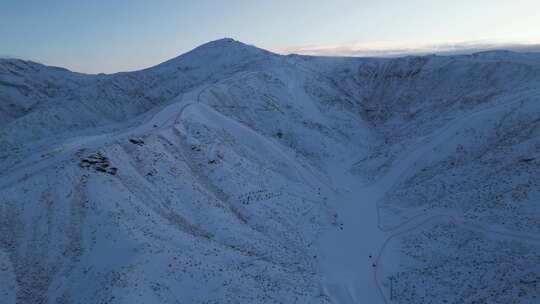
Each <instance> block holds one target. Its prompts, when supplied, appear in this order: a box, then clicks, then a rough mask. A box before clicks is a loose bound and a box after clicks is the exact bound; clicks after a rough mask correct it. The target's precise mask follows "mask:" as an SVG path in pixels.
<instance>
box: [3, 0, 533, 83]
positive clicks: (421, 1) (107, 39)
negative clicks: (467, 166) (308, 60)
mask: <svg viewBox="0 0 540 304" xmlns="http://www.w3.org/2000/svg"><path fill="white" fill-rule="evenodd" d="M539 29H540V1H538V0H468V1H466V0H453V1H450V0H448V1H447V0H377V1H376V0H251V1H249V0H228V1H209V0H193V1H182V0H177V1H172V0H153V1H150V0H33V1H32V0H1V2H0V55H1V56H11V57H17V58H23V59H31V60H35V61H40V62H43V63H46V64H50V65H57V66H64V67H68V68H70V69H73V70H76V71H82V72H92V73H95V72H114V71H123V70H133V69H138V68H142V67H147V66H151V65H154V64H157V63H160V62H162V61H164V60H166V59H169V58H171V57H175V56H177V55H179V54H181V53H184V52H186V51H188V50H190V49H192V48H194V47H195V46H197V45H199V44H202V43H205V42H207V41H210V40H215V39H218V38H222V37H232V38H235V39H237V40H240V41H243V42H246V43H249V44H254V45H257V46H260V47H263V48H267V49H280V48H285V47H290V46H302V45H311V44H317V45H325V44H329V45H332V44H339V43H346V42H353V41H354V42H361V43H369V42H377V41H390V42H401V41H405V42H406V41H420V42H430V41H474V40H480V39H507V40H513V39H519V40H530V41H533V40H535V39H538V38H540V30H539ZM533 42H540V41H536V40H535V41H533Z"/></svg>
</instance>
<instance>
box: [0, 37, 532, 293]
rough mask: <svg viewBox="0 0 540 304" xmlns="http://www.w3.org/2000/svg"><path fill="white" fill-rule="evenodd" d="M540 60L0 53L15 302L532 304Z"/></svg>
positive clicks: (232, 47) (0, 182)
mask: <svg viewBox="0 0 540 304" xmlns="http://www.w3.org/2000/svg"><path fill="white" fill-rule="evenodd" d="M539 59H540V56H539V55H537V54H515V53H511V52H486V53H478V54H474V55H467V56H449V57H439V56H426V57H406V58H396V59H369V58H319V57H308V56H297V55H290V56H280V55H276V54H273V53H270V52H267V51H265V50H261V49H258V48H256V47H253V46H248V45H245V44H243V43H240V42H237V41H234V40H232V39H222V40H218V41H214V42H210V43H208V44H205V45H202V46H200V47H198V48H196V49H194V50H193V51H191V52H189V53H186V54H184V55H181V56H179V57H177V58H174V59H171V60H169V61H167V62H164V63H162V64H160V65H157V66H155V67H152V68H149V69H145V70H141V71H136V72H129V73H117V74H112V75H104V74H100V75H85V74H78V73H73V72H70V71H67V70H64V69H59V68H54V67H47V66H43V65H40V64H37V63H32V62H26V61H21V60H0V169H1V175H0V229H1V233H0V283H1V284H0V286H1V287H0V300H1V301H0V302H2V303H439V302H440V301H442V300H445V301H446V302H447V303H483V302H488V303H513V302H515V303H534V302H535V301H536V300H537V299H538V298H539V297H540V269H539V268H538V265H540V254H539V252H540V250H539V249H540V248H539V246H540V245H539V243H540V213H539V210H540V209H539V208H538V199H539V189H540V181H539V180H538V177H539V176H540V174H538V173H539V171H540V165H539V164H540V162H539V161H540V140H539V138H540V136H539V135H540V133H539V132H540V108H539V106H538V105H539V100H538V96H540V94H539V93H540V63H539V62H540V60H539ZM493 252H497V254H493Z"/></svg>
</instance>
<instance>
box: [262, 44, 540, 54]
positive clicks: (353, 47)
mask: <svg viewBox="0 0 540 304" xmlns="http://www.w3.org/2000/svg"><path fill="white" fill-rule="evenodd" d="M493 50H508V51H515V52H540V43H530V42H497V41H464V42H440V43H396V42H370V43H359V42H351V43H342V44H327V45H325V44H321V45H304V46H292V47H285V48H278V49H274V50H273V51H275V52H277V53H280V54H300V55H314V56H352V57H394V56H405V55H427V54H444V55H458V54H471V53H476V52H482V51H493Z"/></svg>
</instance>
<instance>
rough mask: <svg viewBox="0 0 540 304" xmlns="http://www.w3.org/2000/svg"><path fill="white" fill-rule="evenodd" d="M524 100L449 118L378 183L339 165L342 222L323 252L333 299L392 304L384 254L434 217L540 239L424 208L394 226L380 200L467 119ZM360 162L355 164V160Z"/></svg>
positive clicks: (325, 282)
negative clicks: (384, 217)
mask: <svg viewBox="0 0 540 304" xmlns="http://www.w3.org/2000/svg"><path fill="white" fill-rule="evenodd" d="M521 102H522V101H521V100H514V101H512V102H507V103H502V104H499V105H497V106H493V107H490V108H481V109H478V110H475V111H473V112H471V113H469V114H467V115H464V116H461V117H459V118H456V119H454V120H453V121H451V122H449V123H448V124H447V125H446V126H445V127H443V128H442V129H440V130H438V131H437V132H435V133H434V134H432V135H430V136H429V137H427V138H426V139H424V140H423V141H422V142H421V143H419V144H418V145H415V147H414V148H413V149H412V150H410V151H406V152H405V153H403V154H402V157H400V158H398V159H397V160H395V161H394V162H393V164H392V165H393V166H392V167H391V169H390V170H389V171H388V172H387V173H386V174H385V175H384V176H383V177H382V178H380V179H379V180H377V181H376V182H375V183H373V184H371V185H369V186H365V185H362V184H361V183H360V182H359V181H357V178H356V177H354V176H352V175H351V174H350V173H348V169H349V168H350V164H349V165H344V164H335V166H334V168H333V169H332V170H333V172H331V174H330V175H331V176H333V177H334V183H335V184H336V185H340V189H341V191H340V194H339V195H338V196H337V197H335V198H334V199H335V201H336V202H339V206H337V208H336V209H337V210H336V211H337V226H336V227H335V229H332V230H330V231H327V232H326V233H325V234H323V235H322V237H321V239H320V241H319V244H318V246H319V247H318V248H319V251H320V256H321V257H320V268H321V276H322V278H321V281H322V282H321V285H322V286H321V289H322V292H323V293H324V294H325V295H327V296H328V297H329V298H330V300H331V301H332V303H336V304H338V303H339V304H341V303H366V304H376V303H385V304H387V303H391V302H390V299H389V297H388V295H387V294H385V290H384V289H383V288H382V286H381V285H380V278H379V276H380V268H381V266H382V265H383V261H382V260H381V257H382V256H383V253H384V255H385V258H387V259H388V258H389V259H394V258H395V257H393V256H392V255H391V254H389V253H388V252H387V251H386V249H387V247H388V244H389V243H390V242H391V241H392V240H393V239H395V238H396V237H398V236H400V235H403V234H406V233H409V232H412V231H413V230H415V229H419V228H420V227H422V226H424V225H426V224H428V223H431V222H433V221H446V222H448V221H449V222H453V223H455V224H456V225H459V226H461V227H464V228H467V229H470V230H475V231H481V232H483V233H488V234H493V235H497V236H501V237H507V238H517V239H520V240H522V241H530V242H540V238H538V237H535V236H531V235H527V234H522V233H516V232H508V231H497V230H490V229H487V228H485V227H482V226H480V225H477V224H474V223H470V222H466V221H464V220H462V219H460V218H458V217H456V216H455V215H453V214H449V213H448V214H434V213H433V212H424V211H420V212H418V213H417V214H416V215H413V216H411V217H410V218H409V219H407V220H405V221H403V222H401V223H398V224H396V225H393V226H390V227H383V226H382V224H381V216H380V213H381V211H380V209H381V205H380V201H381V200H382V198H383V197H384V195H385V194H386V193H388V192H390V191H392V190H393V189H395V188H396V187H397V186H398V185H399V182H400V181H402V180H403V179H404V178H405V177H406V176H407V174H409V173H411V171H412V170H413V168H414V167H415V166H416V165H417V163H419V162H420V161H422V160H424V159H425V158H426V157H427V155H428V154H429V153H433V151H434V149H435V148H436V147H438V146H439V145H442V144H443V143H444V142H445V141H446V140H447V139H448V138H450V137H451V136H453V135H454V134H455V132H456V131H458V130H459V129H460V128H462V127H463V125H464V124H465V123H466V121H467V120H470V119H473V118H474V117H476V116H478V115H490V114H493V113H495V112H498V111H502V110H505V109H509V107H512V106H516V105H518V104H519V103H521ZM352 165H354V164H352Z"/></svg>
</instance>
